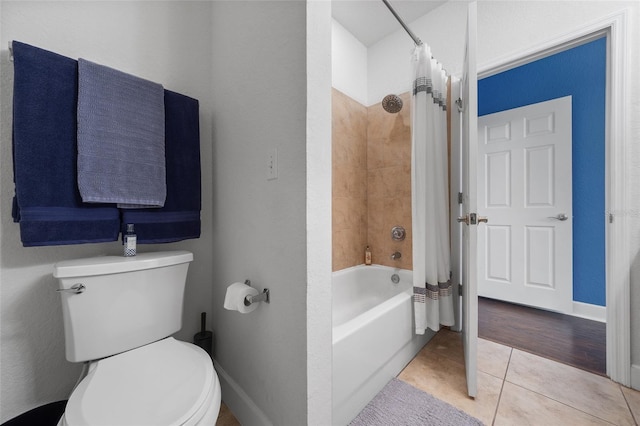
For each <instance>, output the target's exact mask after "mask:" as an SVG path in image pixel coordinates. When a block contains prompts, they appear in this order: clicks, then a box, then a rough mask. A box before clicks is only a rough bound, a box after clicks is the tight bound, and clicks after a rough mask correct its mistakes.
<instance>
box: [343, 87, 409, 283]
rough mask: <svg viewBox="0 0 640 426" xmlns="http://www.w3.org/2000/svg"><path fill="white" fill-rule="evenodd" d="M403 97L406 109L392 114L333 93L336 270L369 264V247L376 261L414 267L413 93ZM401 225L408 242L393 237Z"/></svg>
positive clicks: (387, 264)
mask: <svg viewBox="0 0 640 426" xmlns="http://www.w3.org/2000/svg"><path fill="white" fill-rule="evenodd" d="M401 98H403V101H404V102H405V106H404V107H403V109H402V111H401V112H400V113H398V114H389V113H387V112H386V111H384V110H383V109H382V106H381V105H380V104H376V105H373V106H370V107H368V108H366V107H363V106H362V105H361V104H359V103H358V102H356V101H354V100H352V99H350V98H349V97H348V96H346V95H344V94H343V93H340V92H339V91H337V90H335V89H334V90H333V129H332V138H333V142H332V144H333V145H332V146H333V152H332V158H333V197H334V208H333V212H334V215H335V216H337V217H334V219H333V233H334V242H333V246H334V254H333V260H334V264H333V270H334V271H335V270H339V269H343V268H345V267H349V266H354V265H358V264H361V263H363V253H364V247H365V246H366V245H367V244H368V245H369V246H370V247H371V251H372V260H373V262H374V263H377V264H381V265H386V266H392V267H398V268H402V269H411V268H412V247H411V244H412V243H411V242H412V238H411V235H410V232H411V125H410V121H411V110H410V95H409V93H405V94H403V95H401ZM363 204H364V206H365V207H364V209H365V210H364V212H363V210H362V209H363ZM395 225H402V226H404V228H405V229H406V230H407V233H408V235H407V238H406V239H405V240H404V241H403V242H394V241H393V240H392V239H391V228H392V227H393V226H395ZM338 233H339V235H338ZM349 238H351V241H350V242H348V241H347V240H348V239H349ZM338 245H340V247H338ZM357 246H358V247H359V246H362V247H361V248H357V249H356V247H357ZM394 251H399V252H401V253H402V257H401V258H400V259H399V260H392V259H391V254H392V253H393V252H394ZM356 254H357V256H356ZM338 258H339V259H338ZM345 265H346V266H345Z"/></svg>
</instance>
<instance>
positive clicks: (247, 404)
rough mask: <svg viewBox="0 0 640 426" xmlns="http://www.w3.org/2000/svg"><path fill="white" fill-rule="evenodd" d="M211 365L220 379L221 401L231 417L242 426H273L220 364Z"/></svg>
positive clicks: (215, 362) (216, 362) (214, 362)
mask: <svg viewBox="0 0 640 426" xmlns="http://www.w3.org/2000/svg"><path fill="white" fill-rule="evenodd" d="M213 365H214V367H215V369H216V373H218V379H220V387H221V388H222V401H223V402H224V403H225V405H226V406H227V407H229V410H231V412H232V413H233V415H234V416H235V417H236V419H238V421H239V422H240V424H241V425H243V426H253V425H256V426H273V423H271V421H270V420H269V418H268V417H267V416H266V415H265V414H264V412H263V411H262V410H261V409H260V408H259V407H258V406H257V405H256V403H255V402H253V400H252V399H251V398H250V397H249V395H247V393H246V392H245V391H244V390H243V389H242V388H241V387H240V385H239V384H238V383H237V382H236V381H235V380H233V378H232V377H231V376H229V374H228V373H227V372H226V371H225V370H224V368H222V367H221V366H220V363H219V362H218V361H216V360H213Z"/></svg>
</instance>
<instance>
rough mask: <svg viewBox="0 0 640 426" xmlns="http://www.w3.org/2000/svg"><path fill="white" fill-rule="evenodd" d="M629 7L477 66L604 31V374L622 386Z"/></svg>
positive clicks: (626, 367) (625, 368) (627, 343)
mask: <svg viewBox="0 0 640 426" xmlns="http://www.w3.org/2000/svg"><path fill="white" fill-rule="evenodd" d="M627 19H628V18H627V11H626V10H623V11H621V12H617V13H614V14H611V15H608V16H605V17H603V18H601V19H598V20H596V21H593V22H591V23H589V24H587V25H585V26H583V27H581V28H578V29H576V30H574V31H571V32H569V33H566V34H564V35H561V36H558V37H554V38H552V39H551V40H548V41H547V42H544V43H540V44H537V45H535V46H532V47H529V48H526V49H523V50H520V51H518V52H517V53H514V54H510V55H507V56H503V57H500V58H497V59H496V60H493V61H491V62H488V63H485V64H480V65H479V66H478V79H481V78H485V77H489V76H491V75H494V74H498V73H500V72H503V71H507V70H509V69H512V68H516V67H518V66H520V65H524V64H527V63H530V62H533V61H535V60H538V59H541V58H544V57H547V56H550V55H553V54H554V53H558V52H561V51H564V50H567V49H570V48H572V47H575V46H578V45H580V44H583V43H586V42H588V41H591V40H594V39H596V38H600V37H602V36H603V35H605V36H606V40H607V81H606V99H607V101H606V107H605V110H606V117H605V126H606V133H605V135H606V136H605V153H606V154H605V210H606V215H607V217H605V220H606V221H607V225H608V226H607V227H606V230H605V240H606V242H605V245H606V247H605V251H606V255H605V263H606V266H605V270H606V283H605V286H606V308H607V314H606V318H607V325H606V334H607V338H606V346H607V375H608V376H609V377H610V378H611V379H612V380H613V381H615V382H618V383H621V384H623V385H625V386H630V384H631V321H630V313H631V303H630V300H631V298H630V295H631V293H630V270H631V258H630V254H629V247H630V243H629V235H628V233H626V232H625V231H626V229H627V214H626V212H628V211H629V207H628V201H627V200H628V188H627V185H626V181H625V175H626V151H627V143H628V142H627V137H626V124H627V122H628V121H627V118H626V112H625V106H626V94H625V90H624V89H625V86H626V82H627V81H629V75H628V74H629V71H628V67H627V63H626V62H627V60H626V57H625V54H626V51H627V38H628V35H627V31H628V25H627Z"/></svg>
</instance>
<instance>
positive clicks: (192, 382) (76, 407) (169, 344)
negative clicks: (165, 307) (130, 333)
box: [60, 337, 221, 426]
mask: <svg viewBox="0 0 640 426" xmlns="http://www.w3.org/2000/svg"><path fill="white" fill-rule="evenodd" d="M220 396H221V395H220V382H219V381H218V377H217V375H216V374H215V371H214V369H213V364H212V362H211V358H209V355H208V354H207V353H206V352H205V351H204V350H202V349H201V348H199V347H198V346H195V345H193V344H191V343H185V342H181V341H178V340H175V339H174V338H172V337H169V338H166V339H163V340H160V341H158V342H155V343H150V344H148V345H145V346H143V347H140V348H137V349H133V350H130V351H127V352H124V353H121V354H118V355H114V356H111V357H108V358H104V359H101V360H99V361H94V362H92V363H91V364H90V366H89V371H88V374H87V376H86V377H85V378H84V379H82V381H81V382H80V383H79V384H78V386H77V387H76V388H75V389H74V391H73V393H72V394H71V397H70V398H69V402H68V403H67V407H66V409H65V413H64V416H63V418H62V421H61V423H60V424H61V425H65V426H76V425H105V426H107V425H108V426H113V425H119V426H124V425H132V426H134V425H135V426H142V425H153V426H156V425H176V426H177V425H181V426H187V425H188V426H191V425H215V423H216V418H217V415H218V411H219V409H220Z"/></svg>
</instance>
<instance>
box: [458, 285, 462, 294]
mask: <svg viewBox="0 0 640 426" xmlns="http://www.w3.org/2000/svg"><path fill="white" fill-rule="evenodd" d="M458 296H462V284H458Z"/></svg>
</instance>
